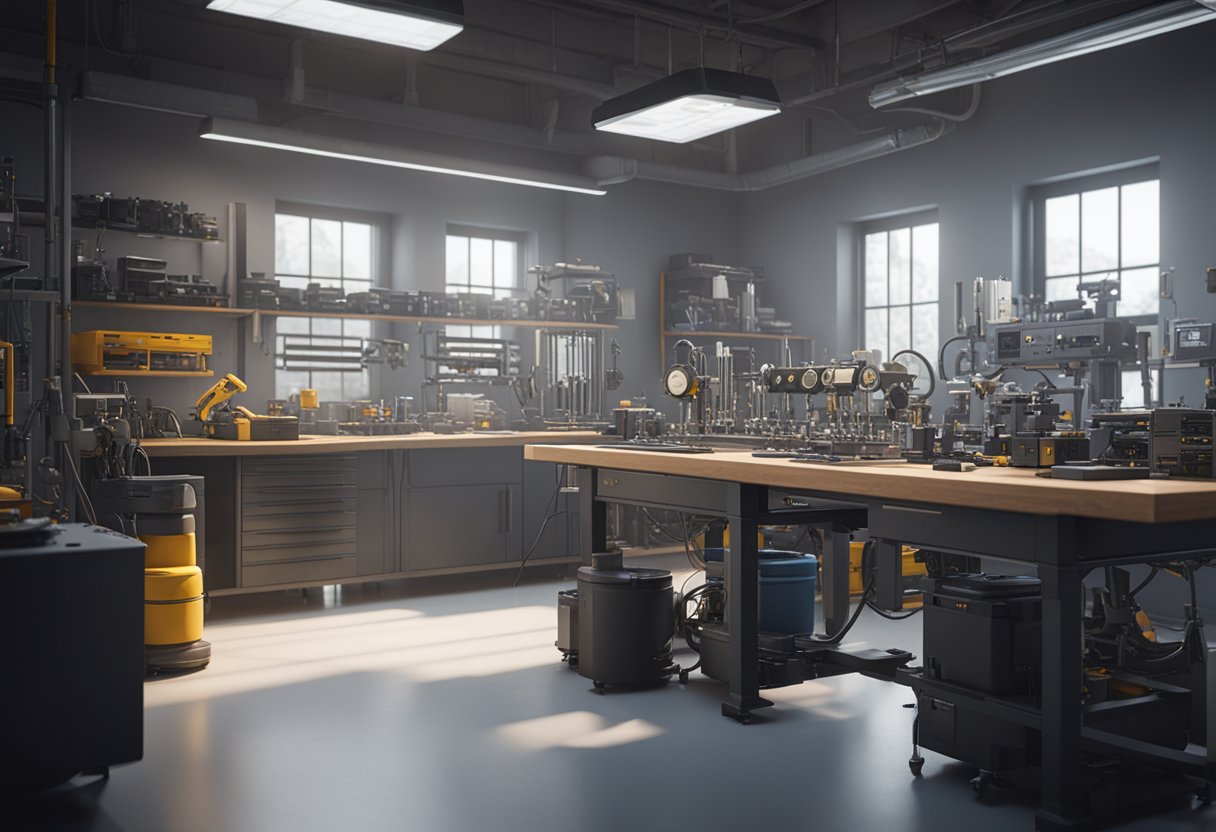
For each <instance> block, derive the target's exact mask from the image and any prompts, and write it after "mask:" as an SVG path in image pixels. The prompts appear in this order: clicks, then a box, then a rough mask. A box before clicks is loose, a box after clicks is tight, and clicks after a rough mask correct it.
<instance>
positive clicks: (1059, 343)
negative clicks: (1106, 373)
mask: <svg viewBox="0 0 1216 832" xmlns="http://www.w3.org/2000/svg"><path fill="white" fill-rule="evenodd" d="M1135 354H1136V327H1135V325H1133V324H1132V323H1130V322H1129V321H1123V320H1116V319H1109V318H1098V319H1090V320H1087V321H1059V322H1052V323H1037V324H1003V325H1001V326H998V327H997V328H996V360H997V362H998V363H1000V364H1005V365H1008V366H1011V367H1025V366H1032V367H1033V366H1044V367H1051V366H1055V365H1057V364H1059V363H1060V362H1066V361H1090V360H1097V359H1109V358H1130V357H1132V356H1134V355H1135Z"/></svg>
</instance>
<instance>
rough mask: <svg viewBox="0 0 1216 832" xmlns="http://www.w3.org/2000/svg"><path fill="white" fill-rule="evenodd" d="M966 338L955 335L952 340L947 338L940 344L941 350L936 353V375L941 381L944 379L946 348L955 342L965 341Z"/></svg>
mask: <svg viewBox="0 0 1216 832" xmlns="http://www.w3.org/2000/svg"><path fill="white" fill-rule="evenodd" d="M967 338H968V336H966V335H955V336H954V337H953V338H947V339H946V342H945V343H944V344H942V346H941V349H939V350H938V351H937V374H938V376H940V377H941V378H942V379H943V380H944V379H945V378H946V347H948V346H950V345H951V344H953V343H954V342H956V341H966V340H967Z"/></svg>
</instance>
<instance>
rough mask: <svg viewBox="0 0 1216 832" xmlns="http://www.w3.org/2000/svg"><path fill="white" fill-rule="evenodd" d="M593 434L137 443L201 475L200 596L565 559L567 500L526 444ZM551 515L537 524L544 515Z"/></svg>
mask: <svg viewBox="0 0 1216 832" xmlns="http://www.w3.org/2000/svg"><path fill="white" fill-rule="evenodd" d="M538 440H541V441H545V442H559V443H590V442H602V441H604V440H603V438H602V437H600V436H599V435H598V434H596V433H594V432H591V431H546V432H528V433H456V434H433V433H417V434H410V435H406V436H307V437H304V438H301V439H299V440H295V441H279V442H252V441H250V442H236V441H224V440H216V439H206V438H201V437H195V438H185V439H148V440H144V441H143V442H142V443H141V445H142V447H143V448H145V449H146V450H147V452H148V455H149V456H150V457H151V460H152V473H153V474H157V475H160V474H194V475H198V476H202V477H203V487H202V491H203V494H202V498H201V501H200V502H201V507H200V509H199V511H198V513H199V514H200V515H201V516H202V523H201V528H200V533H199V540H198V544H199V550H200V552H201V553H202V554H201V557H202V561H203V575H204V584H205V586H206V589H207V592H208V593H209V594H210V595H212V596H219V595H227V594H235V593H244V592H258V591H265V590H272V589H290V588H307V587H312V586H322V585H327V584H344V583H358V582H369V581H379V580H389V579H395V578H402V577H414V576H422V575H440V574H452V573H458V572H476V571H488V570H494V569H508V568H512V567H518V565H519V564H520V562H521V561H522V560H523V558H524V556H525V555H527V554H528V552H529V550H530V549H533V547H535V548H534V550H533V551H532V552H531V557H530V558H529V559H528V562H529V563H535V564H542V563H563V562H574V561H575V560H577V542H578V537H577V529H578V524H577V519H576V516H577V505H576V504H575V503H576V501H575V500H573V499H572V498H571V497H570V495H569V494H567V493H563V492H562V491H561V489H560V488H559V485H560V481H559V475H560V473H561V472H560V469H559V466H557V465H554V464H551V463H540V462H525V461H524V459H523V454H522V452H521V447H522V446H523V445H524V444H525V443H527V442H536V441H538ZM550 514H555V516H554V517H552V518H550V520H549V522H548V523H546V522H545V518H546V517H548V516H549V515H550Z"/></svg>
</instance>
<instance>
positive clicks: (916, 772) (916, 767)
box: [908, 757, 925, 777]
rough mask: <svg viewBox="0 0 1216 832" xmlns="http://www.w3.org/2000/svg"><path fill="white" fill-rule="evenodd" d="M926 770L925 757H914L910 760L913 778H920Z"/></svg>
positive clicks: (909, 764)
mask: <svg viewBox="0 0 1216 832" xmlns="http://www.w3.org/2000/svg"><path fill="white" fill-rule="evenodd" d="M924 768H925V758H924V757H913V758H912V759H911V760H908V769H909V770H910V771H911V772H912V776H913V777H920V773H921V771H923V770H924Z"/></svg>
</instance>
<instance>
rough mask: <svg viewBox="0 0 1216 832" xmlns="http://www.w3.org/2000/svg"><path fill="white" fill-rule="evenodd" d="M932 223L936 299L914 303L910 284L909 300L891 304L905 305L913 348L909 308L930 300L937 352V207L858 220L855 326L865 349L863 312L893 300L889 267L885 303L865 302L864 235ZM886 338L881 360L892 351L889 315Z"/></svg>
mask: <svg viewBox="0 0 1216 832" xmlns="http://www.w3.org/2000/svg"><path fill="white" fill-rule="evenodd" d="M931 224H933V225H937V241H938V247H937V250H938V261H937V300H933V301H921V302H920V303H917V302H916V301H915V300H913V299H912V295H911V288H909V295H908V302H907V303H899V304H894V306H895V307H896V308H903V307H907V308H908V319H909V320H908V326H909V331H908V341H909V344H908V346H909V347H911V348H912V349H916V346H915V345H914V344H913V343H912V332H913V329H914V324H913V322H912V309H913V308H914V307H916V306H927V305H928V304H930V303H931V304H933V305H934V306H935V307H936V310H937V344H936V346H935V349H934V352H935V353H936V352H937V350H940V349H941V344H942V326H941V304H942V264H941V237H942V233H941V221H940V219H939V218H938V209H937V208H936V207H933V208H918V209H914V210H912V211H905V212H902V213H897V214H889V215H886V216H882V217H878V218H875V219H870V220H863V221H861V222H859V223H857V227H856V234H855V244H856V250H855V252H854V256H855V257H856V263H857V269H856V272H857V299H858V304H857V310H858V314H857V327H858V329H857V331H858V332H860V333H861V344H862V348H863V349H866V350H870V349H872V348H871V347H870V345H869V344H868V342H867V341H866V312H867V311H868V310H870V309H888V310H889V309H891V308H892V304H891V303H890V302H889V301H890V283H889V281H890V272H889V270H888V274H887V279H888V287H887V299H888V303H885V304H882V305H881V306H870V305H869V304H868V303H867V302H866V237H867V236H868V235H870V234H877V233H881V232H884V231H885V232H888V233H889V232H891V231H898V230H900V229H904V228H907V229H908V230H909V234H910V233H911V230H912V229H914V228H916V227H918V226H922V225H931ZM888 245H889V243H888ZM889 252H890V249H889V248H888V266H889V265H890V253H889ZM908 256H909V259H911V257H912V250H911V249H909V252H908ZM887 340H888V343H887V344H885V345H884V346H883V356H882V360H883V361H890V360H891V356H892V355H893V354H894V353H891V354H887V348H888V347H889V346H890V343H889V342H890V320H889V319H888V324H887ZM918 351H919V350H918ZM925 357H926V358H928V359H929V360H931V361H936V360H937V356H936V355H926V356H925Z"/></svg>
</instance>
